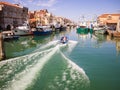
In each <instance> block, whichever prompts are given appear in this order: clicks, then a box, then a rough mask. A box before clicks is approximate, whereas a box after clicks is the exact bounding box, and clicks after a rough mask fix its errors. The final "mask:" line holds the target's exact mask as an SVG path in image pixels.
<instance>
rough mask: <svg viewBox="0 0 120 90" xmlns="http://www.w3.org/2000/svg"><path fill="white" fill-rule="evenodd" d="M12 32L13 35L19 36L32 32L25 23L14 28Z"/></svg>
mask: <svg viewBox="0 0 120 90" xmlns="http://www.w3.org/2000/svg"><path fill="white" fill-rule="evenodd" d="M12 31H13V33H14V35H20V36H23V35H31V34H32V31H31V30H30V26H29V25H28V24H27V23H24V24H23V25H21V26H18V27H16V28H15V29H13V30H12Z"/></svg>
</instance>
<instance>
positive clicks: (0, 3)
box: [0, 2, 21, 8]
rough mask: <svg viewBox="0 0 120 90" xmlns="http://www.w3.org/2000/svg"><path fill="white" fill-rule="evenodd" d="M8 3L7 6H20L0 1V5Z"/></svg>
mask: <svg viewBox="0 0 120 90" xmlns="http://www.w3.org/2000/svg"><path fill="white" fill-rule="evenodd" d="M2 4H3V5H8V6H12V7H18V8H21V7H20V6H18V5H15V4H11V3H9V2H0V5H2Z"/></svg>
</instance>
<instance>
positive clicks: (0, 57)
mask: <svg viewBox="0 0 120 90" xmlns="http://www.w3.org/2000/svg"><path fill="white" fill-rule="evenodd" d="M3 59H5V53H4V46H3V37H2V33H0V60H3Z"/></svg>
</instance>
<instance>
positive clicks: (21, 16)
mask: <svg viewBox="0 0 120 90" xmlns="http://www.w3.org/2000/svg"><path fill="white" fill-rule="evenodd" d="M27 18H28V8H26V7H20V6H15V5H13V4H10V3H4V2H3V3H0V21H1V22H0V26H2V28H3V29H6V27H7V25H12V26H14V27H16V26H19V25H21V24H23V23H24V22H25V21H27Z"/></svg>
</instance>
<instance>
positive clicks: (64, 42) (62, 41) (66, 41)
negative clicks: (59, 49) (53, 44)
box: [60, 36, 68, 44]
mask: <svg viewBox="0 0 120 90" xmlns="http://www.w3.org/2000/svg"><path fill="white" fill-rule="evenodd" d="M60 42H61V43H62V44H66V43H68V38H67V37H66V36H64V37H61V39H60Z"/></svg>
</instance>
